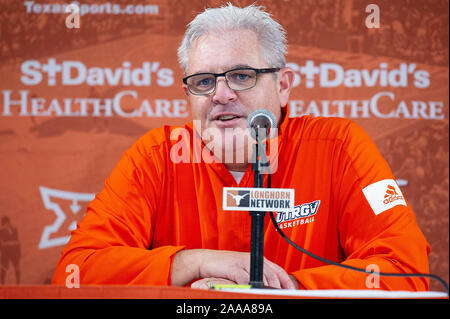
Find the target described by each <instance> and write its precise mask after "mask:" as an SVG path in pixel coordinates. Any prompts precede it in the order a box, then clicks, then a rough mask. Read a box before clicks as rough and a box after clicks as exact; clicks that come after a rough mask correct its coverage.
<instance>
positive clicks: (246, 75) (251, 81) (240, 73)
mask: <svg viewBox="0 0 450 319" xmlns="http://www.w3.org/2000/svg"><path fill="white" fill-rule="evenodd" d="M280 70H281V69H280V68H269V69H254V68H236V69H232V70H229V71H226V72H224V73H197V74H192V75H189V76H187V77H185V78H183V83H184V84H186V85H187V87H188V90H189V92H191V93H192V94H194V95H209V94H211V93H213V92H214V91H215V90H216V82H217V78H218V77H219V76H223V77H225V81H226V83H227V85H228V87H229V88H230V89H231V90H233V91H244V90H248V89H251V88H252V87H254V86H255V85H256V80H257V75H258V74H260V73H274V72H278V71H280Z"/></svg>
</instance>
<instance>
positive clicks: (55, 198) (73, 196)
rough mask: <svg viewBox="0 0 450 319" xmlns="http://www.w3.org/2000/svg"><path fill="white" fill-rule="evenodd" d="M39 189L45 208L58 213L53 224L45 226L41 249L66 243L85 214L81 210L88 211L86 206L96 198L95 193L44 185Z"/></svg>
mask: <svg viewBox="0 0 450 319" xmlns="http://www.w3.org/2000/svg"><path fill="white" fill-rule="evenodd" d="M39 190H40V192H41V197H42V201H43V203H44V206H45V208H47V209H48V210H51V211H53V213H55V215H56V219H55V221H54V222H53V224H51V225H48V226H45V227H44V231H43V232H42V236H41V240H40V242H39V249H44V248H49V247H54V246H61V245H65V244H66V243H67V242H68V241H69V239H70V232H71V231H72V230H74V229H75V228H76V225H77V221H78V220H80V219H81V217H82V215H83V214H80V212H85V211H86V206H87V205H88V204H89V203H90V202H91V201H92V200H93V199H94V197H95V194H89V193H74V192H67V191H62V190H58V189H51V188H47V187H42V186H40V187H39ZM63 225H64V227H62V226H63Z"/></svg>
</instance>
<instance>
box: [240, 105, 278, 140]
mask: <svg viewBox="0 0 450 319" xmlns="http://www.w3.org/2000/svg"><path fill="white" fill-rule="evenodd" d="M247 127H248V128H249V129H250V134H251V136H252V137H253V138H254V139H256V130H258V133H259V132H261V131H260V129H264V133H265V134H264V137H265V136H267V135H268V134H267V133H269V135H270V129H272V128H276V127H277V119H276V118H275V115H273V113H272V112H270V111H269V110H267V109H257V110H254V111H253V112H252V113H250V115H249V116H248V117H247Z"/></svg>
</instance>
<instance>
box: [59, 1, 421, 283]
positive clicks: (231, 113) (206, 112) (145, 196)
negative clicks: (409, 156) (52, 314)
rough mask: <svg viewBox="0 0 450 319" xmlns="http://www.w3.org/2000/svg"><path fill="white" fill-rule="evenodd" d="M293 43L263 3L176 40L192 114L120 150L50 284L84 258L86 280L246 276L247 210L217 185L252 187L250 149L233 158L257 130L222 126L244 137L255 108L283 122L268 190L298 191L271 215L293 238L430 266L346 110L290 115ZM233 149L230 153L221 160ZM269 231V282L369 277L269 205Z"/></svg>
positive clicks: (203, 20) (228, 10) (393, 189)
mask: <svg viewBox="0 0 450 319" xmlns="http://www.w3.org/2000/svg"><path fill="white" fill-rule="evenodd" d="M285 53H286V39H285V33H284V30H283V28H282V27H281V26H280V25H279V24H278V23H277V22H276V21H274V20H273V19H272V18H271V17H270V15H269V14H267V13H266V12H264V11H263V10H262V9H261V8H260V7H257V6H254V5H252V6H249V7H246V8H236V7H234V6H232V5H227V6H224V7H221V8H215V9H207V10H205V12H203V13H202V14H200V15H198V16H197V17H196V18H195V19H194V20H193V21H192V22H191V23H190V25H189V27H188V30H187V31H186V34H185V36H184V39H183V42H182V44H181V46H180V48H179V50H178V54H179V61H180V64H181V66H182V68H183V70H184V72H185V75H186V77H185V78H184V84H183V89H184V90H185V92H186V96H187V99H188V101H189V103H190V106H191V110H192V115H193V119H194V121H195V123H188V124H187V125H185V126H184V127H183V128H174V127H167V126H166V127H163V128H161V129H154V130H151V131H150V132H148V133H147V134H145V135H144V136H143V137H141V138H140V139H139V140H138V141H137V142H136V143H135V144H134V145H133V146H132V147H131V148H130V149H129V150H128V151H127V152H125V154H124V155H123V156H122V158H121V159H120V161H119V163H118V165H117V166H116V168H115V169H114V170H113V172H112V174H111V175H110V176H109V178H108V179H107V180H106V181H105V187H104V189H103V190H102V191H101V192H100V193H99V194H98V195H97V196H96V198H95V199H94V200H93V201H92V202H91V204H90V205H89V208H88V210H87V213H86V216H85V217H84V219H83V221H82V222H81V223H80V224H79V225H78V228H77V229H76V230H75V231H73V232H72V236H71V240H70V242H69V243H68V244H67V246H66V248H65V249H64V251H63V253H62V257H61V260H60V261H59V263H58V265H57V268H56V272H55V276H54V278H53V283H54V284H64V283H65V278H66V276H67V273H65V267H66V266H67V265H68V264H76V265H78V266H79V267H80V281H81V284H83V283H85V284H89V283H95V284H146V285H176V286H185V285H188V286H191V287H199V288H205V287H208V286H209V285H211V284H216V283H238V284H247V283H248V282H249V271H250V270H249V269H250V254H249V251H250V225H251V222H250V217H249V214H248V213H245V212H229V211H223V210H222V208H221V207H222V189H223V187H232V186H234V187H237V186H239V187H252V186H253V172H252V170H251V165H250V164H249V163H250V161H251V155H252V154H247V155H244V156H243V157H240V158H241V159H242V158H243V159H244V160H243V161H241V160H236V158H237V157H239V156H237V155H239V154H241V153H242V152H243V151H244V150H246V149H249V146H251V144H252V141H251V140H249V139H248V138H243V139H240V138H241V137H242V136H239V134H238V135H228V134H227V131H229V130H233V131H234V132H241V133H240V135H243V136H244V137H245V135H248V134H247V133H245V132H247V131H248V130H247V124H246V121H247V117H248V115H249V114H250V113H251V112H252V111H254V110H256V109H259V108H265V109H267V110H269V111H271V112H272V113H273V114H274V116H275V118H276V121H277V123H278V137H276V138H275V139H276V141H277V144H278V149H277V152H275V153H276V154H278V156H277V158H276V159H275V160H276V162H277V165H278V166H277V170H276V171H275V172H273V174H272V177H271V180H272V187H274V188H294V189H295V205H296V212H294V214H282V213H280V214H278V215H277V222H278V223H279V225H280V226H281V227H283V230H284V232H285V233H286V235H287V236H288V237H290V238H291V239H292V240H293V241H294V242H296V244H297V245H299V246H301V247H304V248H305V249H307V250H309V251H311V252H312V253H314V254H316V255H319V256H322V257H325V258H327V259H331V260H333V261H338V262H342V263H344V264H347V265H352V266H355V267H359V268H364V269H365V268H366V267H367V266H370V267H377V268H376V269H379V270H380V271H382V272H398V273H415V272H428V260H427V255H428V253H429V245H428V243H427V242H426V240H425V238H424V236H423V234H422V233H421V231H420V230H419V228H418V226H417V223H416V220H415V217H414V213H413V212H412V210H411V208H410V207H409V205H408V204H407V203H406V201H405V200H404V199H403V197H402V195H401V192H400V189H399V188H398V186H397V184H396V183H395V180H394V177H393V175H392V173H391V171H390V169H389V166H388V165H387V163H386V162H385V161H384V159H383V158H382V157H381V155H380V154H379V152H378V151H377V149H376V146H375V145H374V143H373V142H372V141H371V140H370V138H369V137H368V136H367V135H366V134H365V133H364V132H363V131H362V130H361V129H360V128H359V127H358V126H357V125H356V124H354V123H352V122H350V121H348V120H346V119H325V118H317V119H313V118H311V117H309V116H305V117H302V118H296V119H290V118H288V117H287V115H286V114H287V111H286V108H287V104H288V99H289V93H290V90H291V88H292V82H293V71H292V70H291V69H289V68H287V67H285ZM196 124H197V125H196ZM180 132H181V133H180ZM211 132H213V134H212V135H214V136H213V137H211ZM180 136H181V138H180ZM199 136H200V137H202V138H203V140H202V144H201V149H200V151H197V153H196V150H195V148H196V147H197V146H196V143H195V139H196V138H197V140H198V139H199ZM247 137H248V136H247ZM238 140H240V141H244V142H242V143H241V142H239V143H238ZM249 143H250V144H249ZM250 149H251V147H250ZM186 150H187V151H188V153H187V154H188V155H187V159H188V160H186V156H185V155H186ZM205 150H206V151H207V152H205ZM230 150H231V151H232V152H233V153H234V154H233V155H236V156H232V157H231V158H232V160H228V161H224V160H223V156H222V157H221V155H223V154H224V152H227V151H228V152H229V151H230ZM208 153H209V154H210V155H211V157H209V158H208V156H207V154H208ZM244 153H245V152H244ZM195 154H197V155H195ZM199 154H201V159H200V160H199V158H198V155H199ZM205 154H206V155H205ZM196 156H197V157H196ZM180 158H182V160H180ZM206 158H208V160H206ZM211 158H212V159H213V160H210V159H211ZM221 159H222V161H221ZM272 159H273V156H272ZM266 179H267V177H266ZM380 196H381V197H380ZM384 196H388V197H386V198H385V197H384ZM383 201H387V204H383ZM264 240H265V244H264V245H265V246H264V253H265V259H264V268H263V269H264V276H263V279H264V284H265V285H267V286H270V287H274V288H286V289H293V288H300V289H338V288H346V289H357V288H361V289H366V288H368V287H367V285H366V281H367V280H366V279H367V275H365V274H364V273H359V272H355V271H352V270H348V269H343V268H340V267H337V266H331V265H326V264H324V263H322V262H320V261H318V260H316V259H313V258H311V257H309V256H306V255H304V254H302V253H300V252H299V251H297V250H295V249H294V248H293V247H292V246H290V245H289V244H288V243H287V242H285V241H284V240H283V239H282V238H281V237H280V236H279V234H278V233H277V232H276V230H275V228H274V227H273V225H271V224H270V219H269V217H268V216H266V220H265V233H264ZM379 286H380V288H381V289H401V290H405V289H408V290H426V289H428V282H427V280H424V279H421V278H414V279H409V278H408V279H404V278H394V277H387V278H384V277H383V278H381V279H380V284H379Z"/></svg>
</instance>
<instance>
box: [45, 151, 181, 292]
mask: <svg viewBox="0 0 450 319" xmlns="http://www.w3.org/2000/svg"><path fill="white" fill-rule="evenodd" d="M141 144H143V143H141ZM148 161H150V160H149V158H148V154H146V152H145V149H144V147H142V146H141V147H139V145H138V143H136V144H135V145H133V147H131V148H130V149H129V150H128V151H127V152H126V153H125V154H124V155H123V156H122V158H121V159H120V161H119V163H118V164H117V166H116V167H115V168H114V170H113V171H112V173H111V175H110V176H109V177H108V178H107V179H106V180H105V185H104V188H103V189H102V191H101V192H100V193H99V194H97V195H96V197H95V199H94V200H93V201H92V202H91V203H90V204H89V206H88V209H87V212H86V215H85V217H84V218H83V220H82V221H81V222H80V223H79V224H78V225H77V229H75V230H74V231H72V233H71V238H70V241H69V242H68V244H67V245H66V247H65V248H64V250H63V252H62V256H61V258H60V260H59V262H58V264H57V266H56V270H55V274H54V277H53V281H52V284H60V285H64V284H65V282H66V278H67V276H68V273H66V267H67V266H68V265H70V264H74V265H76V266H78V267H79V270H80V272H79V274H80V284H145V285H170V270H171V264H172V259H173V256H174V255H175V253H176V252H178V251H179V250H181V249H183V247H182V246H163V247H158V248H156V249H149V247H151V244H152V234H153V228H154V224H155V215H156V213H155V212H156V209H157V204H156V203H157V198H158V191H159V190H160V189H161V185H160V179H159V176H160V172H159V171H158V169H157V167H156V166H155V165H148Z"/></svg>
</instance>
